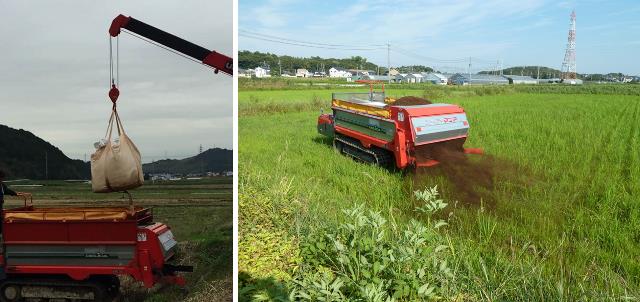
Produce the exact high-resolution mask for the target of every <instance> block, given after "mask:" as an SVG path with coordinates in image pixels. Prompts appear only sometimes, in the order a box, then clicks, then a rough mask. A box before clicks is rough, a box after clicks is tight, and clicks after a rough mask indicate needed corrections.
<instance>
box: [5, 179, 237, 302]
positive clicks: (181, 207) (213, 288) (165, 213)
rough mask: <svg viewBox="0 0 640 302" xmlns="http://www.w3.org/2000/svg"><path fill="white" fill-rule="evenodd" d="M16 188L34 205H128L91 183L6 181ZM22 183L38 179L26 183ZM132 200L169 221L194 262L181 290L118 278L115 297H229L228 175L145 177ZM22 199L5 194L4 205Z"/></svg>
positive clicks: (182, 256)
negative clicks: (96, 190)
mask: <svg viewBox="0 0 640 302" xmlns="http://www.w3.org/2000/svg"><path fill="white" fill-rule="evenodd" d="M8 185H9V186H11V187H12V188H13V189H14V190H16V191H25V192H31V193H32V194H33V198H34V204H35V206H43V207H51V206H62V207H65V206H96V207H98V206H114V205H121V206H124V205H128V199H127V198H126V196H123V194H121V193H109V194H95V193H91V185H89V184H85V183H66V182H63V181H37V180H33V181H19V182H10V183H8ZM24 185H42V186H39V187H31V186H24ZM132 194H133V196H134V200H135V204H136V205H140V206H146V207H152V208H153V213H154V219H155V221H158V222H163V223H165V224H167V225H168V226H170V227H171V229H172V231H173V234H174V236H175V238H176V240H177V241H178V244H179V255H178V258H179V259H178V260H179V262H180V263H182V264H185V265H187V264H188V265H193V266H194V272H193V273H187V274H186V277H187V288H188V290H189V292H188V293H187V294H185V292H183V291H182V290H180V289H179V288H177V287H176V286H172V287H165V288H161V287H158V288H153V289H151V290H146V289H144V288H143V287H142V286H141V285H140V284H139V283H137V282H132V280H130V279H129V278H123V280H122V287H121V291H122V296H121V297H120V299H119V300H118V301H123V302H133V301H183V300H184V301H194V302H195V301H231V300H232V286H233V283H232V278H233V266H232V262H233V260H232V258H233V257H232V256H233V249H232V247H233V207H232V202H233V185H232V179H231V177H218V178H210V179H202V180H183V181H170V182H169V181H168V182H151V181H148V182H147V183H146V184H145V185H144V186H142V187H141V188H139V189H136V190H133V191H132ZM20 203H22V201H20V200H19V199H16V198H7V201H6V205H5V207H12V206H15V205H18V204H20Z"/></svg>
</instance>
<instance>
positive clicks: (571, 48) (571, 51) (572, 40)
mask: <svg viewBox="0 0 640 302" xmlns="http://www.w3.org/2000/svg"><path fill="white" fill-rule="evenodd" d="M575 78H576V11H572V12H571V22H570V23H569V38H568V39H567V50H566V51H565V53H564V61H563V62H562V79H575Z"/></svg>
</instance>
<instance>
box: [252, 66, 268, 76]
mask: <svg viewBox="0 0 640 302" xmlns="http://www.w3.org/2000/svg"><path fill="white" fill-rule="evenodd" d="M253 71H254V72H255V75H256V78H268V77H271V70H269V69H265V68H262V67H256V69H254V70H253Z"/></svg>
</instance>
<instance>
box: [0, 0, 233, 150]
mask: <svg viewBox="0 0 640 302" xmlns="http://www.w3.org/2000/svg"><path fill="white" fill-rule="evenodd" d="M232 8H233V6H232V1H231V0H223V1H162V2H161V3H160V2H158V1H100V2H98V1H65V0H63V1H18V0H12V1H7V0H0V37H2V42H1V46H0V66H1V67H0V68H1V69H2V72H0V91H1V92H0V124H4V125H7V126H10V127H13V128H22V129H25V130H28V131H31V132H33V133H34V134H35V135H37V136H39V137H41V138H43V139H45V140H47V141H49V142H50V143H52V144H53V145H55V146H57V147H58V148H60V149H61V150H62V151H63V152H64V153H65V154H67V156H69V157H72V158H78V159H84V156H85V154H86V155H87V158H88V157H89V156H90V154H91V152H92V151H93V143H94V142H95V141H97V140H98V139H100V138H102V137H103V136H104V132H105V129H106V126H107V120H108V118H109V114H110V112H111V111H110V110H111V102H110V101H109V99H108V97H107V91H108V89H109V87H108V84H109V69H108V64H109V40H108V34H107V30H108V28H109V25H110V24H111V20H112V19H113V18H114V17H115V16H117V15H118V14H120V13H122V14H124V15H128V16H132V17H134V18H136V19H138V20H141V21H144V22H146V23H148V24H151V25H154V26H156V27H158V28H160V29H163V30H165V31H168V32H170V33H173V34H175V35H177V36H179V37H182V38H184V39H186V40H188V41H191V42H193V43H196V44H198V45H200V46H203V47H205V48H208V49H211V50H216V51H219V52H221V53H223V54H226V55H229V56H231V55H232V50H233V33H232V28H233V27H232V26H233V14H232ZM119 41H120V52H119V53H120V92H121V96H120V99H119V101H118V111H119V113H120V117H121V119H122V121H123V123H124V126H125V130H126V131H127V134H128V135H129V136H130V137H131V138H132V140H133V141H134V142H135V143H136V144H137V146H138V148H139V149H140V151H141V153H142V157H143V161H145V162H148V161H151V160H157V159H162V158H164V156H165V154H166V155H167V156H168V157H173V158H182V157H186V156H192V155H195V154H197V151H198V147H199V145H200V144H202V145H203V147H204V148H205V149H206V148H211V147H222V148H229V149H230V148H231V147H232V145H233V134H232V124H233V123H232V108H233V103H232V102H233V91H232V89H233V87H232V85H233V81H232V78H231V77H229V76H226V75H223V74H218V75H216V74H214V73H213V71H212V70H211V69H209V68H206V67H205V66H202V65H200V64H197V63H195V62H192V61H190V60H187V59H185V58H183V57H180V56H178V55H176V54H173V53H170V52H168V51H166V50H164V49H161V48H159V47H157V46H154V45H151V44H149V43H146V42H144V41H141V40H139V39H137V38H134V37H132V36H130V35H127V34H122V35H120V39H119ZM0 143H2V144H6V143H10V142H0Z"/></svg>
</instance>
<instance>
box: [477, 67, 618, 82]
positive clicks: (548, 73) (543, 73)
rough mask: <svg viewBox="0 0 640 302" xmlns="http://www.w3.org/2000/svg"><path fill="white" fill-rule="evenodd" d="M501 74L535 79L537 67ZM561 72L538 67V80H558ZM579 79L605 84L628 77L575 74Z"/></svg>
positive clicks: (507, 70)
mask: <svg viewBox="0 0 640 302" xmlns="http://www.w3.org/2000/svg"><path fill="white" fill-rule="evenodd" d="M479 73H482V74H495V73H498V74H500V70H498V71H494V70H485V71H481V72H479ZM502 74H504V75H524V76H530V77H533V78H537V76H538V66H515V67H509V68H506V69H503V70H502ZM561 74H562V72H561V71H560V70H557V69H553V68H549V67H544V66H540V78H541V79H551V78H559V77H560V76H561ZM577 76H578V78H579V79H583V80H585V81H606V82H614V81H622V80H623V79H624V78H625V77H629V76H628V75H625V74H622V73H619V72H611V73H607V74H600V73H593V74H581V73H578V74H577Z"/></svg>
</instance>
